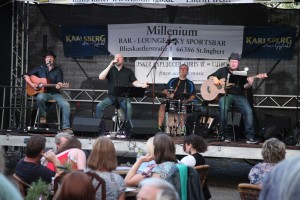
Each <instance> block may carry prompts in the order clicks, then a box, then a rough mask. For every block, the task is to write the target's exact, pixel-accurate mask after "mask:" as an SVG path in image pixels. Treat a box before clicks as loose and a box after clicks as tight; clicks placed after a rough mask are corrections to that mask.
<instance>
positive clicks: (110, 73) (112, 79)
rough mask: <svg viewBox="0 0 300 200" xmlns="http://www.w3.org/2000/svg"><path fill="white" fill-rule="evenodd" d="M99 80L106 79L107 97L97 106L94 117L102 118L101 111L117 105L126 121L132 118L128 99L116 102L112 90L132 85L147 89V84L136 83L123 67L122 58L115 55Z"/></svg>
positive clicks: (129, 72)
mask: <svg viewBox="0 0 300 200" xmlns="http://www.w3.org/2000/svg"><path fill="white" fill-rule="evenodd" d="M99 79H100V80H105V79H107V81H108V96H107V97H106V98H105V99H103V101H101V102H100V103H98V104H97V106H96V117H99V118H102V115H103V111H104V109H105V108H106V107H107V106H109V105H113V104H115V103H119V105H120V106H121V108H122V110H123V111H124V112H125V113H126V117H127V119H126V120H130V119H131V117H132V108H131V101H130V98H124V97H118V99H117V100H118V102H116V98H117V97H116V96H113V94H112V93H113V89H114V87H115V86H123V87H130V86H132V85H133V86H134V87H141V88H147V87H148V84H147V83H141V82H139V81H137V79H136V77H135V75H134V73H133V71H132V70H131V69H129V68H127V67H125V66H124V57H123V56H122V55H121V54H116V55H115V58H114V59H113V60H112V61H111V62H110V64H109V65H108V66H107V67H106V68H105V69H104V70H103V71H102V72H101V73H100V74H99ZM125 104H126V105H125ZM126 108H127V110H126Z"/></svg>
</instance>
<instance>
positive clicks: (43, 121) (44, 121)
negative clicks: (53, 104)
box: [40, 116, 47, 124]
mask: <svg viewBox="0 0 300 200" xmlns="http://www.w3.org/2000/svg"><path fill="white" fill-rule="evenodd" d="M46 123H47V120H46V117H43V116H41V117H40V124H46Z"/></svg>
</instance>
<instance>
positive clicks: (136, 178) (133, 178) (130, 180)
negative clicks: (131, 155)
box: [124, 137, 156, 186]
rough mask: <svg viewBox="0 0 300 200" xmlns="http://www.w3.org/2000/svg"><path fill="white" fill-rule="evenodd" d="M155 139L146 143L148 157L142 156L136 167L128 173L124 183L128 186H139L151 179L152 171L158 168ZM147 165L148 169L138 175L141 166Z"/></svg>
mask: <svg viewBox="0 0 300 200" xmlns="http://www.w3.org/2000/svg"><path fill="white" fill-rule="evenodd" d="M153 139H154V137H151V138H149V139H148V141H147V143H146V150H147V155H145V156H141V157H140V158H138V159H137V161H136V162H135V163H134V165H133V166H132V167H131V169H130V170H129V172H128V173H127V175H126V177H125V179H124V181H125V184H126V185H127V186H137V185H138V184H139V183H140V182H141V181H142V180H143V179H144V178H149V177H151V173H152V169H153V168H154V167H155V166H156V163H155V161H154V160H153V159H154V146H153ZM144 163H146V164H147V166H146V168H145V169H144V170H143V171H142V172H141V173H138V169H140V167H141V165H142V164H144Z"/></svg>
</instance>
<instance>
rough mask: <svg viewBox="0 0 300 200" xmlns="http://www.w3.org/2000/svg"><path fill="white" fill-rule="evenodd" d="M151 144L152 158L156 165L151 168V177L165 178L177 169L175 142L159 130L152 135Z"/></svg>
mask: <svg viewBox="0 0 300 200" xmlns="http://www.w3.org/2000/svg"><path fill="white" fill-rule="evenodd" d="M153 145H154V160H155V162H156V164H157V166H155V167H154V168H153V169H152V177H157V178H159V177H160V178H163V179H166V178H167V177H168V176H169V175H171V174H172V173H173V172H174V171H175V170H177V167H176V164H177V159H176V149H175V144H174V142H173V140H172V139H171V137H170V136H168V135H167V134H166V133H162V132H159V133H157V134H156V135H155V136H154V140H153Z"/></svg>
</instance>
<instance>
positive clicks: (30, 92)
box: [26, 75, 69, 96]
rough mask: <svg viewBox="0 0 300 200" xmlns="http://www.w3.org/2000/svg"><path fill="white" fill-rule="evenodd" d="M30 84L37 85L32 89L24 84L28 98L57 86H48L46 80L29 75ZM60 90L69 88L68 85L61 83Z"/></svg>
mask: <svg viewBox="0 0 300 200" xmlns="http://www.w3.org/2000/svg"><path fill="white" fill-rule="evenodd" d="M29 78H30V80H31V82H33V83H35V84H36V85H37V87H36V88H32V87H31V86H30V85H29V84H28V83H27V84H26V92H27V95H28V96H33V95H36V94H38V93H44V90H45V87H56V85H57V84H48V80H47V79H46V78H39V77H37V76H34V75H31V76H30V77H29ZM61 88H69V83H63V84H62V85H61Z"/></svg>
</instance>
